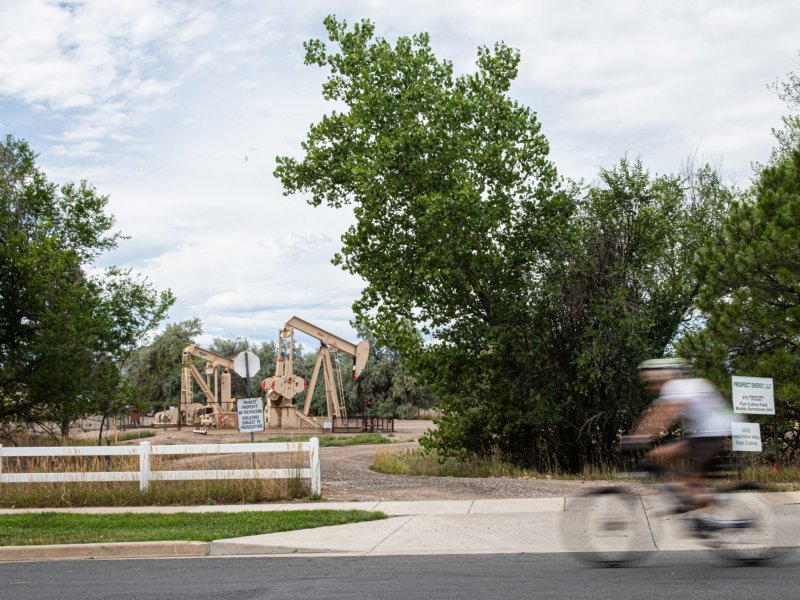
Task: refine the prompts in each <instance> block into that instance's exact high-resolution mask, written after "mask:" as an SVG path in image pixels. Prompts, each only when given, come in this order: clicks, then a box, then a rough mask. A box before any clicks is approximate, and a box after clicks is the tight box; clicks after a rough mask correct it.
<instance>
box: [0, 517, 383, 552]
mask: <svg viewBox="0 0 800 600" xmlns="http://www.w3.org/2000/svg"><path fill="white" fill-rule="evenodd" d="M385 518H386V515H385V514H383V513H381V512H370V511H364V510H277V511H266V512H265V511H259V512H234V513H221V512H201V513H184V512H181V513H174V514H162V513H148V514H138V513H119V514H103V515H98V514H74V513H56V512H42V513H23V514H10V515H9V514H6V515H0V546H28V545H40V544H86V543H97V542H153V541H197V542H210V541H212V540H219V539H225V538H233V537H240V536H246V535H259V534H262V533H275V532H279V531H293V530H297V529H311V528H314V527H328V526H330V525H344V524H347V523H357V522H359V521H374V520H378V519H385Z"/></svg>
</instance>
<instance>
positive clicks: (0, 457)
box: [0, 444, 3, 476]
mask: <svg viewBox="0 0 800 600" xmlns="http://www.w3.org/2000/svg"><path fill="white" fill-rule="evenodd" d="M2 475H3V444H0V476H2Z"/></svg>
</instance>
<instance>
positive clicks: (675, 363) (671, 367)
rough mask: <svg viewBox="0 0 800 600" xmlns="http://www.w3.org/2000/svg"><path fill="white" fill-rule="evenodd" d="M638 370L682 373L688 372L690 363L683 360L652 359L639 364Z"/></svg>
mask: <svg viewBox="0 0 800 600" xmlns="http://www.w3.org/2000/svg"><path fill="white" fill-rule="evenodd" d="M637 369H638V370H639V371H640V372H641V371H680V372H681V373H684V372H686V371H687V370H688V369H689V361H687V360H686V359H683V358H651V359H650V360H646V361H644V362H642V363H640V364H639V366H638V367H637Z"/></svg>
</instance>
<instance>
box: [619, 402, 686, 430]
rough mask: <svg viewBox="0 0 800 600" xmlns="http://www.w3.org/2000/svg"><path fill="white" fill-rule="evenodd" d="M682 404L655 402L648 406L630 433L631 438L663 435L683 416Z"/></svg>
mask: <svg viewBox="0 0 800 600" xmlns="http://www.w3.org/2000/svg"><path fill="white" fill-rule="evenodd" d="M683 406H684V403H683V402H673V401H669V402H657V403H654V404H652V405H651V406H650V408H649V409H648V410H647V412H645V414H644V415H643V417H642V419H641V420H640V421H639V423H638V424H637V425H636V427H635V428H634V430H633V432H632V433H631V436H632V437H640V438H645V437H647V438H656V437H661V436H662V435H664V434H665V433H666V432H667V431H668V430H669V429H670V428H672V426H673V425H675V423H677V422H678V421H679V420H680V418H681V415H682V414H683Z"/></svg>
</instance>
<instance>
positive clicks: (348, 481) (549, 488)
mask: <svg viewBox="0 0 800 600" xmlns="http://www.w3.org/2000/svg"><path fill="white" fill-rule="evenodd" d="M431 426H432V423H431V422H430V421H399V420H398V421H395V432H394V439H395V440H396V441H397V443H394V444H391V445H386V444H380V445H365V446H344V447H329V448H321V449H320V463H321V468H322V496H323V499H324V500H326V501H335V502H346V501H391V500H397V501H403V500H472V499H479V498H545V497H553V496H575V495H580V494H582V493H584V492H586V491H588V490H589V489H590V488H591V487H594V486H596V485H598V484H599V483H600V482H598V481H581V480H560V479H549V478H524V479H523V478H511V477H497V478H468V477H416V476H407V475H386V474H383V473H376V472H374V471H372V470H370V467H371V466H372V463H373V462H374V461H375V454H376V453H377V452H379V451H383V452H385V451H393V450H402V449H405V448H415V447H417V446H418V445H419V444H418V440H419V437H420V436H421V435H422V434H423V433H425V431H427V430H428V429H429V428H430V427H431ZM244 435H246V434H241V433H239V432H238V431H214V430H210V431H209V434H208V435H199V434H195V433H192V429H191V428H183V429H182V430H181V431H177V430H174V429H169V430H163V429H162V430H158V434H157V435H156V437H151V438H148V440H149V441H150V442H151V443H153V444H202V443H222V442H234V441H242V438H243V437H244ZM276 435H286V434H285V433H283V434H279V433H259V434H256V436H255V438H256V441H269V439H270V438H271V437H275V436H276ZM630 487H631V489H633V490H634V491H635V492H636V493H639V494H652V493H654V492H655V490H653V489H652V488H648V487H646V486H639V485H636V484H631V485H630Z"/></svg>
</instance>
